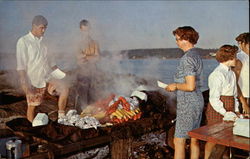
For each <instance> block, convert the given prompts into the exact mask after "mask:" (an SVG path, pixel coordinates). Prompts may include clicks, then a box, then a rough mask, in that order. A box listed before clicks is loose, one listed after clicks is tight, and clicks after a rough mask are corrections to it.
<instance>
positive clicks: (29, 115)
mask: <svg viewBox="0 0 250 159" xmlns="http://www.w3.org/2000/svg"><path fill="white" fill-rule="evenodd" d="M35 109H36V106H29V105H28V107H27V119H28V120H29V121H30V122H32V121H33V119H34V118H35Z"/></svg>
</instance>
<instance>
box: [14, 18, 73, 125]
mask: <svg viewBox="0 0 250 159" xmlns="http://www.w3.org/2000/svg"><path fill="white" fill-rule="evenodd" d="M47 25H48V21H47V19H46V18H45V17H43V16H41V15H37V16H35V17H34V18H33V21H32V29H31V31H30V32H29V33H28V34H26V35H24V36H22V37H21V38H19V39H18V42H17V46H16V58H17V72H18V74H19V77H20V84H21V87H22V89H23V91H24V92H25V94H26V98H27V104H28V108H27V119H28V120H29V121H30V122H32V121H33V119H34V117H35V109H36V106H39V105H40V104H41V102H42V99H43V96H44V93H45V90H46V86H47V88H48V92H49V93H50V94H52V95H59V101H58V117H59V118H60V117H63V116H64V115H65V108H66V104H67V98H68V93H69V88H68V87H67V86H66V84H65V82H64V81H63V80H61V79H63V78H64V77H65V73H64V72H62V71H61V70H60V69H58V67H57V66H56V65H55V64H54V63H52V62H50V61H49V59H50V58H49V57H48V52H47V51H48V50H47V47H46V46H45V44H44V43H43V35H44V33H45V30H46V28H47Z"/></svg>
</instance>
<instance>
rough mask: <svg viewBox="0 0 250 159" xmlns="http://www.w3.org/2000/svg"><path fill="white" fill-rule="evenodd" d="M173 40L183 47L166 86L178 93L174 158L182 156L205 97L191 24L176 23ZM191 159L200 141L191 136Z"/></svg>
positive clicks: (193, 30)
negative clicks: (172, 79) (172, 75)
mask: <svg viewBox="0 0 250 159" xmlns="http://www.w3.org/2000/svg"><path fill="white" fill-rule="evenodd" d="M173 35H174V36H175V38H176V44H177V45H178V47H179V48H180V49H181V50H183V51H184V53H185V54H184V55H183V56H182V57H181V59H180V63H179V66H178V67H177V71H176V74H175V77H174V81H175V83H171V84H169V85H168V86H167V87H166V88H165V89H166V90H167V91H170V92H173V91H176V93H177V117H176V128H175V136H174V145H175V154H174V158H175V159H185V146H186V139H188V138H189V136H188V132H189V131H191V130H193V129H195V128H198V127H200V122H201V117H202V111H203V107H204V100H203V96H202V92H201V84H202V70H203V63H202V59H201V57H200V56H199V51H198V50H197V49H196V48H194V45H195V44H196V43H197V41H198V39H199V33H198V32H196V31H195V29H193V28H192V27H190V26H184V27H179V28H177V29H176V30H174V31H173ZM190 148H191V154H190V155H191V157H190V158H191V159H198V158H199V153H200V150H199V142H198V140H197V139H195V138H191V147H190Z"/></svg>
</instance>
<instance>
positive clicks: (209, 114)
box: [206, 96, 234, 125]
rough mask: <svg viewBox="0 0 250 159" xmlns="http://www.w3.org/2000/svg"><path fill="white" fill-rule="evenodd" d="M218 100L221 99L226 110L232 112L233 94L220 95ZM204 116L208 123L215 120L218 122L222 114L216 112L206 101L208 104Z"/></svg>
mask: <svg viewBox="0 0 250 159" xmlns="http://www.w3.org/2000/svg"><path fill="white" fill-rule="evenodd" d="M220 100H221V101H222V103H223V105H224V108H225V109H226V111H232V112H234V97H233V96H221V97H220ZM206 118H207V124H208V125H210V124H213V123H216V122H220V121H222V120H223V116H222V115H221V114H220V113H218V112H216V111H215V110H214V108H213V107H212V106H211V104H210V103H208V106H207V110H206Z"/></svg>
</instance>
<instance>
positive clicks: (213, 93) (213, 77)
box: [208, 63, 239, 115]
mask: <svg viewBox="0 0 250 159" xmlns="http://www.w3.org/2000/svg"><path fill="white" fill-rule="evenodd" d="M208 87H209V89H210V91H209V102H210V104H211V105H212V107H213V108H214V110H215V111H217V112H218V113H220V114H221V115H224V114H225V113H226V110H225V108H224V106H223V103H222V101H221V100H220V96H234V98H235V112H238V111H239V108H238V106H239V102H238V99H237V85H236V76H235V74H234V72H233V71H232V70H231V69H230V68H229V67H228V66H226V65H224V64H222V63H220V64H219V66H217V67H216V68H215V69H214V71H213V72H212V73H211V74H210V75H209V77H208Z"/></svg>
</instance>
